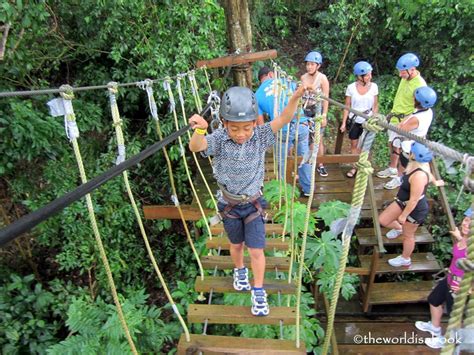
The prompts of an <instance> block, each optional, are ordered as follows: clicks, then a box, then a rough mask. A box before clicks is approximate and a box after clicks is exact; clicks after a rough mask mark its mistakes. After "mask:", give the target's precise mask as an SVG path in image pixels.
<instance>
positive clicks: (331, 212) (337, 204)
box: [316, 200, 351, 226]
mask: <svg viewBox="0 0 474 355" xmlns="http://www.w3.org/2000/svg"><path fill="white" fill-rule="evenodd" d="M350 207H351V206H350V205H349V204H348V203H345V202H342V201H337V200H335V201H329V202H325V203H322V204H321V206H320V207H319V209H318V212H316V217H319V218H321V219H322V220H323V222H324V224H325V225H326V226H329V225H331V223H332V222H333V221H335V220H336V219H339V218H344V217H347V215H348V214H349V209H350Z"/></svg>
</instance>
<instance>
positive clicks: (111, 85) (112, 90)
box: [107, 81, 118, 95]
mask: <svg viewBox="0 0 474 355" xmlns="http://www.w3.org/2000/svg"><path fill="white" fill-rule="evenodd" d="M107 89H108V90H109V93H111V94H114V95H116V94H117V93H118V83H116V82H115V81H111V82H109V83H108V84H107Z"/></svg>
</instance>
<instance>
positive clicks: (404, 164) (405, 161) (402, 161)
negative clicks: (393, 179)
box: [400, 151, 410, 169]
mask: <svg viewBox="0 0 474 355" xmlns="http://www.w3.org/2000/svg"><path fill="white" fill-rule="evenodd" d="M409 154H410V153H405V152H404V151H402V152H401V153H400V165H401V166H402V167H403V168H404V169H406V168H407V166H408V162H409V161H410V160H409V158H408V155H409Z"/></svg>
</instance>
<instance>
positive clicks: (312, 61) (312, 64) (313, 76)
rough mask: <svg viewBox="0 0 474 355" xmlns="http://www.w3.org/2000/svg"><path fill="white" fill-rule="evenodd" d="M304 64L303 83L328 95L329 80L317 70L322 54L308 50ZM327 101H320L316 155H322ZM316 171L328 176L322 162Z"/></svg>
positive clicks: (320, 63) (321, 60) (321, 61)
mask: <svg viewBox="0 0 474 355" xmlns="http://www.w3.org/2000/svg"><path fill="white" fill-rule="evenodd" d="M304 61H305V65H306V73H305V74H303V75H302V76H301V82H302V83H303V85H307V86H313V87H314V88H315V90H321V92H322V93H323V95H324V96H326V97H329V81H328V78H327V77H326V75H324V74H323V73H321V72H320V71H319V68H321V65H322V64H323V56H322V55H321V53H319V52H315V51H313V52H309V53H308V54H307V55H306V57H305V58H304ZM328 108H329V102H328V101H327V100H323V103H322V116H323V120H322V122H321V141H320V142H319V149H318V156H321V155H324V142H323V133H324V128H325V127H326V125H327V116H328ZM312 144H314V143H313V142H310V150H312V147H311V145H312ZM317 170H318V173H319V175H321V176H328V172H327V170H326V168H325V167H324V164H323V163H319V164H318V168H317Z"/></svg>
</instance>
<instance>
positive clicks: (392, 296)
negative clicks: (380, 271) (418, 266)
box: [369, 281, 433, 305]
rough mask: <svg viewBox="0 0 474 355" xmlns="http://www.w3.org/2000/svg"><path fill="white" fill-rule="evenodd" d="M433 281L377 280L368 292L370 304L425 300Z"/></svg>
mask: <svg viewBox="0 0 474 355" xmlns="http://www.w3.org/2000/svg"><path fill="white" fill-rule="evenodd" d="M432 288H433V281H410V282H378V283H374V284H373V286H372V290H371V292H370V298H369V299H370V301H369V302H370V304H372V305H379V304H394V303H395V304H400V303H414V302H427V299H428V295H429V294H430V292H431V290H432Z"/></svg>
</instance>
